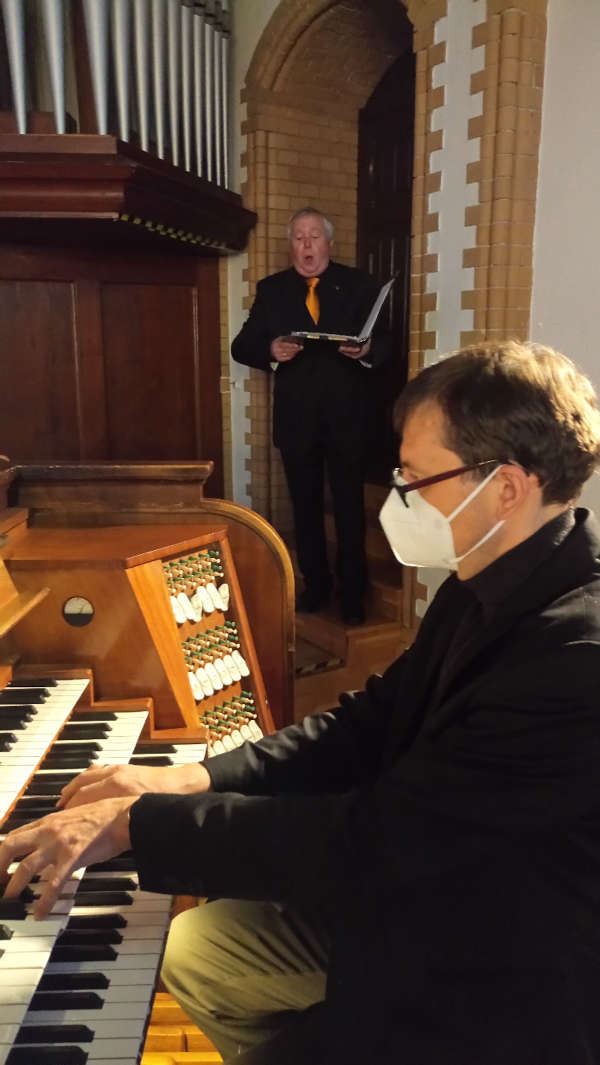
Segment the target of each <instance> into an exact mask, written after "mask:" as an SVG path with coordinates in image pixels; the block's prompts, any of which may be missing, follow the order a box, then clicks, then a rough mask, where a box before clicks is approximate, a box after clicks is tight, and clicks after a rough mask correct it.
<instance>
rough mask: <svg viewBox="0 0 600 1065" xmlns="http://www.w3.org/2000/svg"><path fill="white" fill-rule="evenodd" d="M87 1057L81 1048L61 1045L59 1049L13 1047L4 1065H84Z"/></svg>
mask: <svg viewBox="0 0 600 1065" xmlns="http://www.w3.org/2000/svg"><path fill="white" fill-rule="evenodd" d="M87 1059H88V1055H87V1053H86V1051H85V1050H83V1048H82V1047H73V1046H66V1045H64V1044H63V1045H62V1046H59V1047H36V1049H35V1052H34V1054H33V1055H32V1051H31V1047H13V1048H12V1050H10V1051H9V1054H8V1057H7V1059H6V1065H86V1061H87Z"/></svg>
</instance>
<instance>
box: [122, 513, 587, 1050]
mask: <svg viewBox="0 0 600 1065" xmlns="http://www.w3.org/2000/svg"><path fill="white" fill-rule="evenodd" d="M576 517H577V521H576V524H575V526H574V528H573V529H572V531H571V532H570V533H569V535H568V536H567V537H566V539H565V540H564V541H563V543H561V544H560V546H559V547H557V548H555V549H554V550H553V551H552V553H551V554H550V556H549V557H548V558H546V559H545V561H543V562H540V564H539V565H537V566H536V567H535V568H534V569H533V570H532V571H531V572H530V574H529V576H528V577H527V578H526V579H525V580H524V581H523V582H522V583H521V584H520V585H519V587H518V588H517V590H516V591H515V592H513V594H512V595H511V596H510V597H509V598H508V600H507V601H506V602H505V603H504V604H503V605H502V607H501V608H500V610H499V611H498V612H497V613H496V615H495V617H494V619H493V621H492V622H491V623H490V624H488V625H484V626H482V628H481V631H480V633H479V634H478V635H477V637H476V639H475V641H474V642H471V643H470V645H469V646H468V647H466V648H465V649H464V650H463V652H462V653H459V654H458V656H457V657H456V659H455V661H454V666H453V669H451V670H449V671H446V672H445V673H444V674H443V682H442V683H440V681H439V678H440V670H441V667H442V664H443V662H444V660H445V658H446V652H447V649H448V647H449V645H450V643H451V641H452V638H453V635H454V631H455V629H456V625H457V622H458V620H459V619H460V617H461V614H462V612H463V610H464V609H466V607H467V590H466V589H465V587H464V586H463V585H462V584H461V582H460V581H459V580H458V579H457V578H456V576H455V575H453V576H451V577H449V578H448V580H447V581H446V582H445V583H444V585H443V586H442V588H441V589H440V591H439V592H438V594H437V596H436V598H435V599H434V601H433V603H432V604H431V606H430V607H429V610H428V611H427V613H426V615H425V618H424V620H423V622H422V625H421V628H420V631H419V634H418V637H417V639H416V642H415V644H414V645H413V647H412V648H411V649H410V650H409V651H408V652H407V653H405V654H404V655H403V656H402V657H401V658H399V659H398V660H397V661H396V662H395V663H394V664H393V665H392V666H391V667H390V668H389V669H388V670H387V672H386V674H385V675H384V676H383V678H372V679H371V681H370V682H369V684H368V685H367V689H366V691H364V692H361V693H353V694H351V695H347V696H345V697H344V698H343V699H342V701H341V705H340V707H339V708H338V710H337V711H335V712H334V713H329V714H321V715H317V716H315V717H308V718H307V719H305V720H304V722H302V723H301V724H300V725H297V726H292V727H290V728H287V729H285V730H283V731H282V732H280V733H278V734H276V735H274V736H272V737H267V738H266V739H265V740H263V741H261V743H260V744H258V745H252V744H247V745H245V746H244V747H243V748H241V749H239V750H237V751H235V752H233V753H232V754H229V755H223V756H221V757H218V758H215V759H211V761H210V762H209V763H208V768H209V771H210V774H211V777H212V780H213V786H214V788H215V791H214V792H211V793H209V794H207V795H201V796H185V797H179V796H168V797H164V796H145V797H143V798H142V799H140V800H139V801H138V802H137V803H136V804H135V805H134V806H133V807H132V811H131V824H132V840H133V847H134V853H135V857H136V862H137V864H138V868H139V869H140V873H141V880H142V884H143V886H144V887H147V888H150V889H153V890H160V891H173V892H184V893H187V892H191V893H195V894H199V895H211V896H215V895H221V896H230V897H239V898H269V899H276V900H283V901H287V902H293V903H295V904H297V905H300V906H304V907H306V906H310V905H313V906H318V907H319V908H320V909H323V908H326V909H327V910H328V912H329V915H330V921H331V926H332V931H333V952H332V957H331V965H330V971H329V980H328V988H327V998H326V1002H325V1004H324V1006H323V1007H322V1008H321V1016H320V1022H321V1024H322V1025H323V1036H322V1041H321V1045H322V1046H323V1047H324V1052H323V1061H324V1062H326V1063H327V1065H330V1063H331V1065H334V1063H339V1065H342V1063H344V1065H353V1063H357V1062H359V1061H362V1060H363V1058H364V1048H365V1047H368V1048H369V1052H370V1054H371V1056H372V1058H373V1060H374V1061H375V1060H377V1062H379V1063H381V1065H392V1063H394V1065H397V1063H398V1062H403V1063H404V1062H406V1065H534V1063H535V1065H597V1063H600V1009H599V1008H598V1003H599V988H600V539H599V537H598V531H597V527H596V526H595V523H594V521H593V519H592V518H591V517H590V516H589V514H588V513H587V512H586V511H582V510H580V511H577V512H576ZM307 1065H309V1063H308V1062H307Z"/></svg>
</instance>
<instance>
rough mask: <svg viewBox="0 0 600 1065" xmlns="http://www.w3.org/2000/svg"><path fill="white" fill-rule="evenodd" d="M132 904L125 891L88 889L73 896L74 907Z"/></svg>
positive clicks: (0, 912)
mask: <svg viewBox="0 0 600 1065" xmlns="http://www.w3.org/2000/svg"><path fill="white" fill-rule="evenodd" d="M78 905H79V906H132V905H133V899H132V897H131V895H128V894H127V892H126V891H98V892H95V891H88V892H85V893H84V894H83V895H81V896H80V895H79V892H77V895H76V896H75V908H77V906H78ZM3 916H6V915H4V914H3V913H2V909H1V904H0V918H1V917H3Z"/></svg>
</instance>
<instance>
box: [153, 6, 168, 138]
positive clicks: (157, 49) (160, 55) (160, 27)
mask: <svg viewBox="0 0 600 1065" xmlns="http://www.w3.org/2000/svg"><path fill="white" fill-rule="evenodd" d="M165 14H166V11H165V0H152V75H153V77H152V80H153V85H154V128H155V131H156V154H157V155H158V157H159V159H164V157H165V116H164V84H165V27H166V19H165Z"/></svg>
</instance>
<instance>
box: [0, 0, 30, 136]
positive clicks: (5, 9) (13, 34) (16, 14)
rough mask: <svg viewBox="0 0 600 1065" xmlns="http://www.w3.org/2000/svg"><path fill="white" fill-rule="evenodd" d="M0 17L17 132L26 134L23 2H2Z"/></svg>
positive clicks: (20, 0) (6, 0)
mask: <svg viewBox="0 0 600 1065" xmlns="http://www.w3.org/2000/svg"><path fill="white" fill-rule="evenodd" d="M2 15H3V17H4V29H5V33H6V46H7V49H8V64H9V67H10V80H11V84H12V91H13V100H14V106H15V118H16V120H17V130H18V132H19V133H27V109H26V104H25V30H24V28H23V0H2Z"/></svg>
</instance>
